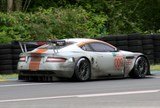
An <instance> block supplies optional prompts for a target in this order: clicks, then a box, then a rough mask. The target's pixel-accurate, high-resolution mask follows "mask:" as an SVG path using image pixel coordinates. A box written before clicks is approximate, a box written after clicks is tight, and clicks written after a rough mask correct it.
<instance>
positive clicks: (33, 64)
mask: <svg viewBox="0 0 160 108" xmlns="http://www.w3.org/2000/svg"><path fill="white" fill-rule="evenodd" d="M45 51H47V49H37V51H36V52H35V53H33V55H36V53H38V54H42V53H44V52H45ZM31 55H32V54H31ZM31 57H32V58H31V61H30V64H29V69H30V70H32V71H37V70H39V65H40V62H41V56H40V55H38V56H37V57H36V56H31Z"/></svg>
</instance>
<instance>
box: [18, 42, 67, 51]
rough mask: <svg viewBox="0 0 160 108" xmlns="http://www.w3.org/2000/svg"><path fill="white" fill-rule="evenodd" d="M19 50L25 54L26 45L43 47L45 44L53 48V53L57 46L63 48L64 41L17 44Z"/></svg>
mask: <svg viewBox="0 0 160 108" xmlns="http://www.w3.org/2000/svg"><path fill="white" fill-rule="evenodd" d="M18 43H19V45H20V48H21V51H22V52H23V53H24V52H27V45H37V46H41V45H45V44H50V45H51V46H52V48H53V51H54V52H56V47H57V46H65V45H66V41H64V40H50V41H36V42H18Z"/></svg>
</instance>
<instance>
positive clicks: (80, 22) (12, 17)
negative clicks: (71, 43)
mask: <svg viewBox="0 0 160 108" xmlns="http://www.w3.org/2000/svg"><path fill="white" fill-rule="evenodd" d="M105 22H106V16H104V15H97V14H93V13H91V12H87V11H86V10H84V9H83V8H82V7H78V8H77V7H71V6H70V7H67V8H50V9H41V8H40V9H39V11H37V12H35V13H22V12H13V13H6V14H5V13H0V24H1V27H0V33H1V35H4V36H5V37H7V38H8V39H12V40H47V39H55V38H58V39H62V38H72V37H73V38H76V37H96V36H99V35H102V34H106V30H105V27H104V24H105ZM4 36H3V37H4Z"/></svg>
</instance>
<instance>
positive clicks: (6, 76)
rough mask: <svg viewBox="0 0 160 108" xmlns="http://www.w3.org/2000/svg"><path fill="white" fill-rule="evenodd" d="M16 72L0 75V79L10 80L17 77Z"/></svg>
mask: <svg viewBox="0 0 160 108" xmlns="http://www.w3.org/2000/svg"><path fill="white" fill-rule="evenodd" d="M17 78H18V74H8V75H7V74H3V75H0V81H5V80H11V79H17Z"/></svg>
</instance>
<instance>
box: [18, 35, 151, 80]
mask: <svg viewBox="0 0 160 108" xmlns="http://www.w3.org/2000/svg"><path fill="white" fill-rule="evenodd" d="M20 46H21V49H22V51H23V53H21V54H20V59H19V62H18V70H19V80H38V81H39V80H40V81H52V80H53V78H55V77H57V78H69V79H74V80H77V81H87V80H90V79H95V78H112V77H118V78H122V77H132V78H143V77H145V76H146V74H147V73H150V64H149V61H148V59H147V57H146V56H145V55H144V54H142V53H133V52H129V51H123V50H119V49H117V48H116V47H114V46H113V45H111V44H109V43H106V42H103V41H100V40H95V39H83V38H76V39H64V40H54V41H48V42H46V43H45V44H44V45H42V46H40V47H38V48H35V49H34V50H32V51H26V47H25V45H24V46H23V44H22V43H20Z"/></svg>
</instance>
